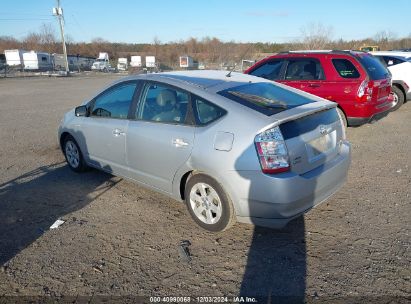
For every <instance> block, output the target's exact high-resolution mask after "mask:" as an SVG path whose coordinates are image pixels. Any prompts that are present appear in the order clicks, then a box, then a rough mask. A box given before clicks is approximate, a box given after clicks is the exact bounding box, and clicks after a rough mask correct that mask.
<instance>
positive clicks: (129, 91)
mask: <svg viewBox="0 0 411 304" xmlns="http://www.w3.org/2000/svg"><path fill="white" fill-rule="evenodd" d="M136 85H137V84H136V83H131V82H130V83H125V84H122V85H119V86H116V87H114V88H113V89H109V90H108V91H107V92H106V93H103V95H100V96H98V97H97V98H96V99H95V100H94V105H93V109H92V110H91V111H90V112H91V116H98V117H110V118H120V119H124V118H127V116H128V110H129V108H130V105H131V102H132V100H133V95H134V91H135V89H136Z"/></svg>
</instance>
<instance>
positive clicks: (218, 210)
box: [185, 174, 235, 232]
mask: <svg viewBox="0 0 411 304" xmlns="http://www.w3.org/2000/svg"><path fill="white" fill-rule="evenodd" d="M185 201H186V205H187V209H188V211H189V212H190V215H191V216H192V218H193V219H194V221H195V222H196V223H197V224H198V225H199V226H201V227H202V228H204V229H206V230H208V231H213V232H218V231H223V230H226V229H228V228H229V227H231V226H232V225H233V224H234V223H235V215H234V208H233V205H232V203H231V201H230V199H229V197H228V196H227V194H226V193H225V191H224V189H223V187H222V186H221V185H220V184H219V183H218V182H216V181H215V180H214V179H212V178H211V177H209V176H207V175H205V174H195V175H193V176H191V177H190V179H189V180H188V182H187V184H186V188H185Z"/></svg>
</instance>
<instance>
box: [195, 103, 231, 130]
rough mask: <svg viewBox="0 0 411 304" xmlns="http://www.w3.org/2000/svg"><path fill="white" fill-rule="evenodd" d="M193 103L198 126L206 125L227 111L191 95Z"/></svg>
mask: <svg viewBox="0 0 411 304" xmlns="http://www.w3.org/2000/svg"><path fill="white" fill-rule="evenodd" d="M193 105H194V116H195V120H196V125H200V126H204V125H207V124H209V123H211V122H213V121H215V120H217V119H219V118H220V117H222V116H224V115H225V114H226V113H227V112H226V111H225V110H224V109H222V108H220V107H219V106H217V105H215V104H213V103H211V102H208V101H206V100H204V99H202V98H199V97H196V96H193Z"/></svg>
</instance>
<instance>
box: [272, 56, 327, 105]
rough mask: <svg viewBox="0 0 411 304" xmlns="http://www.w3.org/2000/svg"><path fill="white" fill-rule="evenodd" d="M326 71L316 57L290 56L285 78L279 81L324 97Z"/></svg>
mask: <svg viewBox="0 0 411 304" xmlns="http://www.w3.org/2000/svg"><path fill="white" fill-rule="evenodd" d="M324 79H325V75H324V71H323V68H322V67H321V63H320V61H319V60H318V59H315V58H306V57H304V58H290V59H288V60H287V63H286V69H285V73H284V78H282V79H279V80H278V81H279V82H281V83H284V84H286V85H289V86H291V87H293V88H296V89H299V90H302V91H305V92H307V93H311V94H314V95H317V96H321V97H324V96H323V94H322V92H323V89H324V88H323V85H324Z"/></svg>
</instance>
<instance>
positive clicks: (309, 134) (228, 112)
mask: <svg viewBox="0 0 411 304" xmlns="http://www.w3.org/2000/svg"><path fill="white" fill-rule="evenodd" d="M58 139H59V142H60V145H61V148H62V151H63V153H64V155H65V158H66V160H67V163H68V165H69V166H70V168H71V169H72V170H74V171H76V172H82V171H84V170H86V169H87V168H89V167H93V168H97V169H101V170H104V171H107V172H109V173H112V174H115V175H119V176H122V177H124V178H127V179H130V180H133V181H135V182H137V183H139V184H141V185H144V186H146V187H149V188H151V189H153V190H155V191H159V192H161V193H164V194H166V195H168V196H171V197H172V198H174V199H176V200H181V201H185V203H186V205H187V208H188V211H189V213H190V214H191V216H192V218H193V219H194V221H195V222H196V223H197V224H198V225H200V226H201V227H203V228H205V229H207V230H210V231H222V230H224V229H227V228H228V227H230V226H231V225H232V224H233V223H235V222H236V221H239V222H244V223H252V224H254V225H259V226H266V227H272V228H281V227H283V226H285V225H286V224H287V223H288V222H289V221H290V220H292V219H294V218H295V217H298V216H300V215H301V214H303V213H304V212H306V211H308V210H309V209H310V208H312V207H314V206H315V205H318V204H319V203H321V202H323V201H324V200H326V199H327V198H328V197H329V196H331V195H332V194H334V193H335V192H336V191H337V190H338V189H339V188H340V187H341V186H342V185H343V183H344V182H345V180H346V177H347V171H348V168H349V164H350V160H351V152H350V144H349V143H348V141H347V140H346V137H345V129H344V126H343V123H342V120H341V117H340V116H339V113H338V111H337V108H336V104H335V103H332V102H329V101H326V100H324V99H322V98H319V97H316V96H314V95H311V94H308V93H304V92H302V91H299V90H296V89H293V88H290V87H287V86H284V85H282V84H278V83H275V82H272V81H269V80H265V79H262V78H258V77H254V76H250V75H245V74H241V73H234V72H233V73H227V72H226V71H185V72H171V73H158V74H146V75H133V76H130V77H126V78H123V79H121V80H118V81H116V82H115V83H113V84H112V85H110V86H108V87H106V88H105V89H103V90H102V91H100V92H98V94H96V95H95V96H94V97H93V98H91V99H90V100H88V101H86V102H84V103H83V105H81V106H79V107H77V108H75V109H73V110H71V111H69V112H68V113H66V114H65V116H64V118H63V120H62V122H61V125H60V127H59V130H58Z"/></svg>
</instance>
